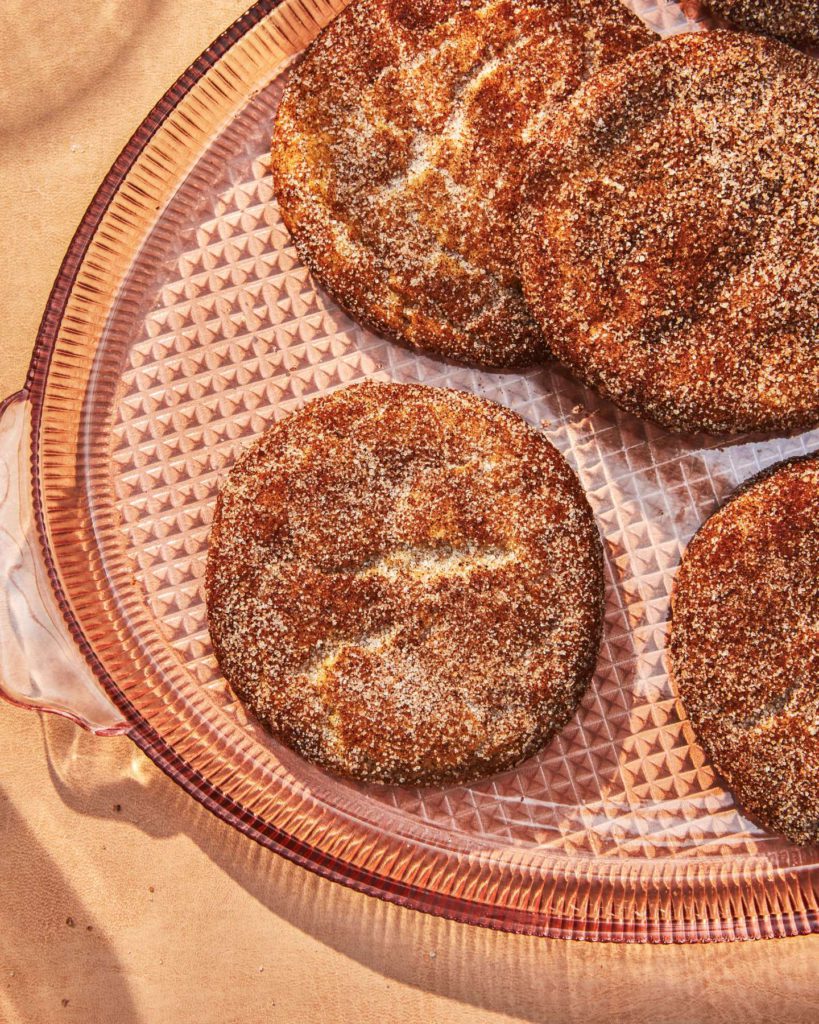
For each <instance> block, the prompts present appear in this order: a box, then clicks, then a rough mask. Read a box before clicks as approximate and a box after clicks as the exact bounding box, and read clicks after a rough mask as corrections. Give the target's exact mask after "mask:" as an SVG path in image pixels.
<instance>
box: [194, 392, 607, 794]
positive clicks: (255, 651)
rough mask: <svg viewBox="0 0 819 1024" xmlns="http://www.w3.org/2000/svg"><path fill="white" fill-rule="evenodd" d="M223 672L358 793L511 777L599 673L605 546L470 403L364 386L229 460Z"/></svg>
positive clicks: (504, 430)
mask: <svg viewBox="0 0 819 1024" xmlns="http://www.w3.org/2000/svg"><path fill="white" fill-rule="evenodd" d="M206 582H207V594H208V617H209V622H210V631H211V637H212V639H213V643H214V647H215V649H216V653H217V656H218V659H219V663H220V665H221V667H222V669H223V671H224V673H225V676H226V677H227V679H228V681H229V682H230V683H231V685H232V686H233V687H234V688H235V689H236V691H237V692H238V693H239V695H240V696H241V697H242V698H243V699H244V700H245V701H246V702H247V704H248V705H249V706H250V707H251V709H252V710H253V711H254V712H255V714H256V715H257V717H258V718H259V719H261V721H262V722H263V723H264V724H265V725H266V726H268V727H269V728H270V730H271V731H272V732H273V733H274V734H275V735H276V736H277V737H279V738H280V739H281V740H282V741H283V742H284V743H286V744H287V745H289V746H290V747H292V748H293V749H294V750H296V751H298V752H299V753H300V754H302V755H303V756H304V757H306V758H308V759H309V760H311V761H314V762H316V763H317V764H320V765H323V766H324V767H326V768H329V769H331V770H332V771H335V772H338V773H340V774H343V775H347V776H352V777H355V778H357V779H362V780H370V781H379V782H390V783H415V784H433V783H444V782H466V781H469V780H471V779H475V778H477V777H479V776H483V775H488V774H490V773H493V772H497V771H500V770H502V769H505V768H509V767H510V766H512V765H514V764H516V763H517V762H518V761H520V760H522V759H523V758H525V757H528V756H529V755H530V754H533V753H534V752H535V751H536V750H538V749H539V748H540V747H542V746H543V744H544V743H545V742H546V741H547V740H548V739H549V737H550V736H552V734H553V733H554V732H555V731H556V730H557V729H559V728H560V727H561V726H562V725H563V724H564V723H565V722H566V721H567V719H568V718H569V716H570V715H571V714H572V712H573V711H574V709H575V707H576V705H577V702H578V701H579V699H580V696H581V694H582V693H583V691H584V689H585V688H586V685H587V684H588V682H589V679H590V677H591V673H592V671H593V669H594V664H595V660H596V654H597V648H598V644H599V639H600V629H601V615H602V594H603V578H602V548H601V543H600V539H599V535H598V533H597V529H596V526H595V523H594V520H593V517H592V514H591V510H590V509H589V505H588V503H587V501H586V498H585V495H584V494H583V491H582V490H581V488H580V485H579V483H578V481H577V478H576V477H575V475H574V473H573V472H572V470H571V469H570V468H569V466H568V465H567V463H566V462H565V461H564V460H563V458H562V457H561V456H560V454H559V453H558V452H557V451H556V450H555V449H554V448H553V447H552V446H551V445H550V444H549V443H548V442H547V441H546V440H545V439H544V438H543V437H542V436H541V435H540V434H538V433H537V432H536V431H535V430H534V429H532V428H531V427H530V426H528V425H527V424H526V423H524V421H523V420H521V419H520V418H519V417H518V416H516V415H515V414H513V413H512V412H510V411H508V410H507V409H503V408H501V407H500V406H498V405H495V404H494V403H492V402H488V401H485V400H483V399H480V398H477V397H475V396H473V395H468V394H463V393H461V392H456V391H448V390H443V389H439V388H430V387H424V386H420V385H407V386H402V385H394V384H393V385H388V384H375V383H368V384H362V385H359V386H355V387H350V388H347V389H343V390H340V391H337V392H335V393H333V394H332V395H330V396H327V397H323V398H319V399H317V400H316V401H314V402H312V403H310V404H309V405H308V406H307V407H306V408H304V409H303V410H302V411H301V412H299V413H297V414H295V415H293V416H291V417H289V418H288V419H285V420H283V421H282V422H280V423H278V424H276V426H274V427H273V428H272V429H271V430H269V431H268V432H267V433H266V434H265V435H264V436H263V437H262V438H261V439H260V440H259V441H258V442H256V444H254V445H253V446H252V447H251V448H250V449H249V450H248V451H247V452H246V453H245V454H244V455H243V456H242V457H241V458H240V459H239V461H238V462H237V463H236V465H235V466H234V468H233V470H232V471H231V473H230V474H229V476H228V477H227V479H226V480H225V481H224V484H223V486H222V489H221V493H220V496H219V501H218V504H217V509H216V516H215V521H214V525H213V531H212V535H211V541H210V551H209V557H208V567H207V581H206Z"/></svg>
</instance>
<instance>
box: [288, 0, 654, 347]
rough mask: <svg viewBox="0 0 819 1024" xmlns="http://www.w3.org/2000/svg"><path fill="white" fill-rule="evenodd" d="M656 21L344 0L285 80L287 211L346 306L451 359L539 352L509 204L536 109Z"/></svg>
mask: <svg viewBox="0 0 819 1024" xmlns="http://www.w3.org/2000/svg"><path fill="white" fill-rule="evenodd" d="M652 38H653V37H652V35H651V33H650V32H649V31H648V30H647V29H646V28H645V27H644V26H643V25H642V23H641V22H640V21H639V20H638V19H637V18H636V17H634V15H632V14H631V13H630V12H629V11H628V10H627V9H626V8H625V7H624V6H623V5H622V3H620V0H354V2H353V3H351V4H350V6H349V7H347V8H346V9H345V10H344V11H343V12H342V13H341V14H340V15H339V16H338V17H337V18H336V19H335V20H334V21H333V22H332V23H331V24H330V25H329V26H328V27H327V28H326V29H325V30H324V31H323V32H322V33H321V35H320V36H319V37H318V38H317V39H316V41H315V42H314V43H313V45H312V46H311V47H310V48H309V50H308V51H307V54H306V56H305V58H304V60H303V61H302V63H301V64H300V65H299V67H298V68H297V69H296V70H295V72H294V74H293V77H292V79H291V81H290V82H289V83H288V86H287V89H286V91H285V95H284V97H283V99H282V103H281V107H280V109H279V113H278V117H277V122H276V129H275V133H274V138H273V154H272V168H273V177H274V183H275V188H276V194H277V198H278V201H279V206H280V208H281V212H282V216H283V218H284V220H285V223H286V224H287V226H288V228H289V229H290V231H291V233H292V234H293V237H294V240H295V242H296V246H297V248H298V251H299V254H300V256H301V257H302V259H303V260H304V261H305V262H306V263H307V264H308V265H309V266H310V268H311V269H312V270H313V272H314V273H315V274H316V276H317V277H318V278H319V279H320V280H321V282H322V283H323V284H324V285H325V286H326V287H327V288H328V289H329V290H330V291H331V292H332V293H333V294H334V295H335V297H336V298H337V299H338V301H339V302H340V303H341V304H342V305H343V306H345V307H346V308H347V309H348V310H349V311H350V312H351V313H352V314H353V315H354V316H355V317H357V318H358V319H359V320H361V321H362V322H364V323H366V324H367V325H368V326H370V327H372V328H373V329H374V330H376V331H377V332H379V333H382V334H386V335H388V336H391V337H394V338H396V339H398V340H400V341H403V342H405V343H407V344H410V345H412V346H415V347H417V348H420V349H424V350H427V351H430V352H433V353H436V354H438V355H440V356H444V357H446V358H451V359H455V360H459V361H465V362H470V363H475V364H478V365H483V366H489V367H502V366H515V365H522V364H526V363H529V362H533V361H536V360H538V359H541V358H544V357H545V355H546V354H547V352H546V345H545V343H544V341H543V339H542V338H541V335H540V332H539V331H538V329H537V326H536V324H535V323H534V321H533V320H532V318H531V316H530V315H529V312H528V310H527V309H526V306H525V304H524V302H523V298H522V295H521V288H520V282H519V279H518V274H517V267H516V254H515V238H514V217H515V214H516V210H517V205H518V199H519V191H520V186H521V180H522V175H523V166H524V160H523V153H522V151H523V149H524V148H525V146H526V144H527V142H528V138H529V135H530V133H531V132H532V130H533V128H534V126H535V125H536V124H537V123H538V122H539V120H540V119H541V118H542V117H544V116H546V115H547V114H548V112H549V110H550V109H551V108H552V107H554V106H555V105H556V104H560V103H562V102H563V101H565V100H566V99H567V98H568V97H569V96H571V94H572V93H573V92H574V91H575V90H576V89H577V88H578V86H579V85H581V83H582V82H583V81H584V80H585V79H586V78H587V77H588V76H589V75H590V74H593V73H594V72H595V71H597V70H598V69H599V68H601V67H603V66H605V65H606V64H609V63H611V62H612V61H613V60H618V59H619V58H621V57H623V56H624V55H625V54H627V53H631V52H632V51H634V50H636V49H638V48H639V47H641V46H645V45H647V44H648V43H650V42H651V40H652Z"/></svg>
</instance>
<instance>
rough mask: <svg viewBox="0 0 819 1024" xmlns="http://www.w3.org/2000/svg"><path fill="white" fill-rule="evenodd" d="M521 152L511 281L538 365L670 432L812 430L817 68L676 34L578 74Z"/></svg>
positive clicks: (720, 40) (794, 56) (773, 51)
mask: <svg viewBox="0 0 819 1024" xmlns="http://www.w3.org/2000/svg"><path fill="white" fill-rule="evenodd" d="M535 154H536V155H535V156H534V158H533V160H532V164H531V172H530V177H529V179H528V182H527V186H526V197H525V201H524V205H523V209H522V213H521V222H520V237H521V269H522V278H523V282H524V290H525V294H526V297H527V299H528V301H529V305H530V307H531V308H532V310H533V313H534V314H535V316H536V317H537V319H538V321H539V323H540V325H541V328H542V330H543V332H544V334H545V336H547V337H548V338H549V341H550V345H551V347H552V350H553V352H554V354H555V355H556V356H557V358H558V359H560V360H561V361H563V362H564V363H566V364H567V365H568V366H569V368H570V369H571V370H572V371H573V372H574V373H575V374H576V375H577V376H578V377H580V378H581V380H583V381H584V383H586V384H588V385H590V386H591V387H594V388H596V389H597V390H598V391H600V392H601V393H602V394H603V395H605V396H607V397H609V398H611V399H613V400H614V401H615V402H617V403H618V404H620V405H621V406H623V407H624V408H625V409H627V410H629V411H630V412H633V413H635V414H637V415H638V416H644V417H647V418H649V419H654V420H656V421H658V422H659V423H662V424H664V425H665V426H666V427H668V428H670V429H672V430H680V431H706V432H710V433H718V434H722V433H736V432H740V431H745V430H766V431H767V430H788V429H800V428H806V427H808V426H812V425H814V424H816V423H818V422H819V62H817V61H814V60H813V59H811V58H809V57H806V56H805V55H804V54H801V53H799V52H797V51H796V50H792V49H790V48H789V47H787V46H784V45H783V44H782V43H778V42H775V41H774V40H771V39H765V38H763V37H760V36H752V35H747V34H740V33H735V32H723V31H719V32H707V33H706V32H701V33H693V34H689V35H681V36H676V37H674V38H672V39H669V40H665V41H663V42H658V43H655V44H654V45H653V46H651V47H649V48H647V49H645V50H643V51H642V52H640V53H637V54H635V55H634V56H632V57H629V58H627V59H626V60H624V61H623V62H621V63H620V64H618V65H617V66H616V67H613V68H608V69H606V70H604V71H602V72H600V73H599V74H598V75H597V76H595V78H593V79H592V80H591V81H589V82H588V83H587V85H586V86H585V87H584V88H583V89H581V90H580V91H579V92H578V93H577V94H576V95H575V96H574V97H573V99H572V100H571V101H570V102H569V103H568V105H567V106H566V107H565V108H564V109H563V110H562V111H561V112H560V113H558V115H557V116H556V117H555V118H553V119H552V121H551V122H550V123H549V124H548V125H546V126H545V127H544V129H543V137H542V140H541V142H540V144H539V145H538V146H536V147H535Z"/></svg>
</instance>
